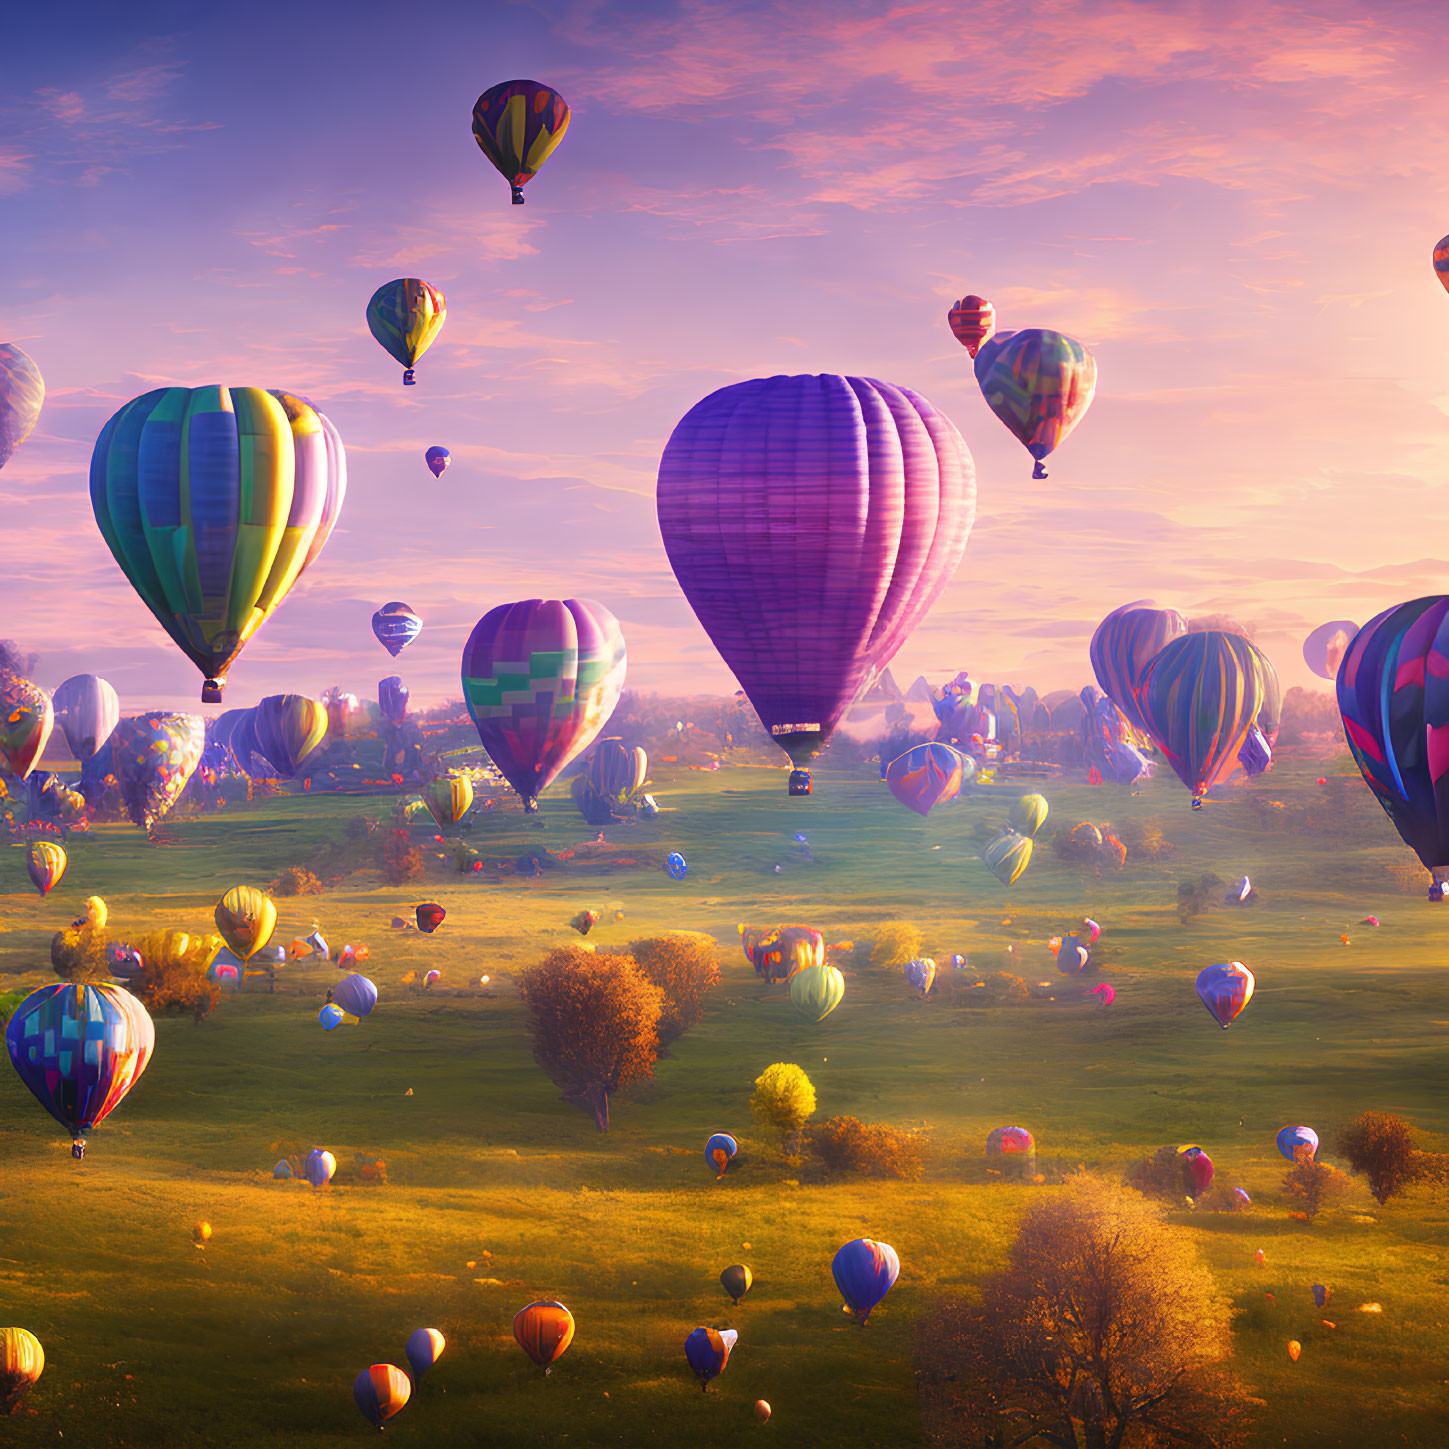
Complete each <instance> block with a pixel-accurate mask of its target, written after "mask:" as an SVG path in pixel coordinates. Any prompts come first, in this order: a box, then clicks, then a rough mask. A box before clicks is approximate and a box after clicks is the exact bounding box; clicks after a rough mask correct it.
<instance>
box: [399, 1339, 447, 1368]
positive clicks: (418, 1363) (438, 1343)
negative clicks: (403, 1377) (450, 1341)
mask: <svg viewBox="0 0 1449 1449" xmlns="http://www.w3.org/2000/svg"><path fill="white" fill-rule="evenodd" d="M446 1347H447V1340H446V1339H445V1338H444V1337H443V1335H442V1334H441V1333H439V1332H438V1330H437V1329H436V1328H415V1329H414V1330H413V1331H412V1332H411V1333H410V1334H409V1335H408V1342H407V1356H408V1367H409V1368H411V1369H412V1371H413V1377H414V1378H418V1379H420V1378H422V1376H423V1375H424V1374H425V1373H427V1371H428V1370H429V1369H430V1368H432V1366H433V1365H434V1364H435V1363H437V1361H438V1360H439V1359H440V1358H442V1356H443V1350H444V1348H446Z"/></svg>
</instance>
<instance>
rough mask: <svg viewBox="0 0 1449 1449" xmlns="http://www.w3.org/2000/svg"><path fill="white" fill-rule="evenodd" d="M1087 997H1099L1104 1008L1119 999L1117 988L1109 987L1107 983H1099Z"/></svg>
mask: <svg viewBox="0 0 1449 1449" xmlns="http://www.w3.org/2000/svg"><path fill="white" fill-rule="evenodd" d="M1087 995H1088V996H1095V997H1097V998H1098V999H1099V1001H1100V1004H1101V1005H1103V1006H1111V1004H1112V1003H1113V1002H1114V1001H1116V999H1117V988H1116V987H1115V986H1109V985H1108V984H1107V982H1105V981H1099V982H1098V983H1097V984H1096V985H1095V986H1094V987H1093V988H1092V989H1091V990H1090V991H1089V992H1088V993H1087Z"/></svg>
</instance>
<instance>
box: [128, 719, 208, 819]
mask: <svg viewBox="0 0 1449 1449" xmlns="http://www.w3.org/2000/svg"><path fill="white" fill-rule="evenodd" d="M205 744H206V726H205V725H204V724H203V722H202V720H201V717H200V716H199V715H194V714H141V715H136V716H134V717H133V718H131V719H123V720H122V721H121V722H120V724H118V725H117V726H116V731H115V733H114V734H113V735H112V736H111V770H112V772H113V773H114V774H115V777H116V784H117V786H118V788H119V789H120V792H121V801H122V803H123V804H124V805H125V807H126V813H127V814H128V815H129V816H130V817H131V822H132V824H134V825H139V826H140V827H141V828H142V829H143V830H146V831H150V830H152V829H153V828H154V827H155V825H156V822H157V821H159V820H160V819H161V818H162V817H163V816H164V815H165V814H166V812H167V811H168V810H170V808H171V807H172V806H173V805H174V804H175V803H176V802H177V800H178V799H180V797H181V792H182V791H183V790H184V789H185V788H186V782H187V781H188V780H189V779H190V778H191V776H192V775H193V774H194V773H195V771H196V767H197V765H198V764H199V763H200V762H201V751H202V749H203V748H204V746H205Z"/></svg>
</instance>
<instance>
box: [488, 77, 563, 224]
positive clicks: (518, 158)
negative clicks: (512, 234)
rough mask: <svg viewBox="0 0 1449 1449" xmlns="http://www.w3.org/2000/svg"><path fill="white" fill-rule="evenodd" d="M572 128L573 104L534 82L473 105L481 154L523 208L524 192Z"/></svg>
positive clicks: (506, 87)
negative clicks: (571, 114) (570, 120)
mask: <svg viewBox="0 0 1449 1449" xmlns="http://www.w3.org/2000/svg"><path fill="white" fill-rule="evenodd" d="M568 128H569V103H568V102H567V101H566V100H564V98H563V97H562V96H561V95H559V93H558V92H557V91H556V90H554V89H553V88H552V87H551V86H546V85H541V84H540V83H539V82H538V81H533V80H511V81H504V82H502V83H501V84H500V85H496V86H490V87H489V88H488V89H487V90H486V91H484V92H483V94H482V95H481V96H479V97H478V99H477V101H476V102H475V103H474V106H473V139H474V140H475V141H476V142H477V143H478V149H479V150H480V151H481V152H482V153H483V154H484V155H485V156H486V157H487V158H488V159H489V161H491V162H492V163H493V167H494V169H495V170H496V171H497V172H498V174H499V175H500V176H501V177H502V178H503V179H504V180H505V181H506V182H507V183H508V185H509V187H510V188H511V190H512V192H513V204H514V206H522V205H523V188H524V186H525V185H526V184H527V183H528V182H529V181H531V180H532V179H533V178H534V177H535V176H536V175H537V174H538V170H539V167H541V166H542V165H543V163H544V162H545V161H547V160H548V158H549V157H550V156H551V155H552V154H553V151H554V147H556V146H557V145H558V143H559V142H560V141H562V140H563V138H564V133H565V132H566V131H567V130H568Z"/></svg>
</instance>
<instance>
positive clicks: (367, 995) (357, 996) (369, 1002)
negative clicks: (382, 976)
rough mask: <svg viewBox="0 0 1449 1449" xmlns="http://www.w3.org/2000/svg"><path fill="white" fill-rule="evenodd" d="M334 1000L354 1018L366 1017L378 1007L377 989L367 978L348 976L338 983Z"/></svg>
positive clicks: (334, 992) (333, 995) (333, 994)
mask: <svg viewBox="0 0 1449 1449" xmlns="http://www.w3.org/2000/svg"><path fill="white" fill-rule="evenodd" d="M332 1000H333V1001H334V1002H336V1004H337V1005H338V1006H340V1007H341V1008H342V1009H343V1011H348V1012H351V1013H352V1015H353V1016H366V1015H367V1014H368V1013H369V1012H370V1011H371V1010H372V1008H373V1007H374V1006H376V1005H377V987H376V986H374V985H373V984H372V982H371V981H369V980H368V979H367V977H366V976H358V975H355V974H354V975H352V976H347V977H344V978H343V979H342V981H340V982H339V983H338V985H337V987H336V989H335V990H334V991H333V993H332Z"/></svg>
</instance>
